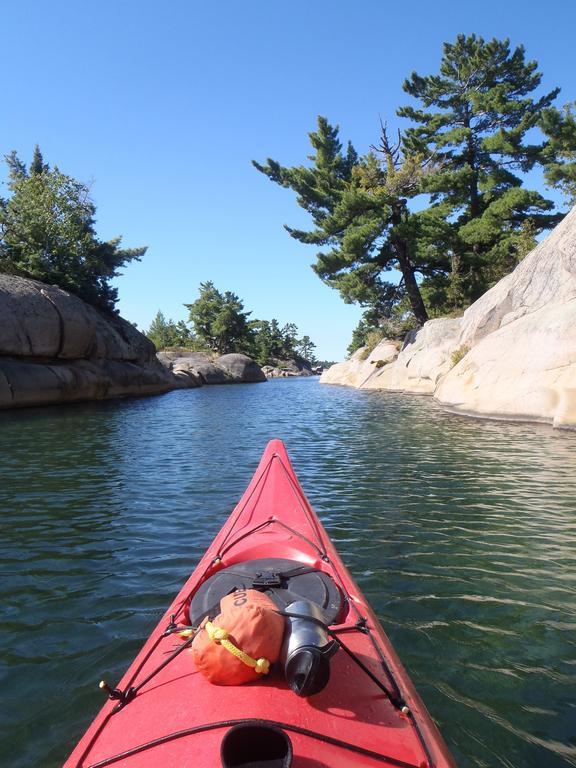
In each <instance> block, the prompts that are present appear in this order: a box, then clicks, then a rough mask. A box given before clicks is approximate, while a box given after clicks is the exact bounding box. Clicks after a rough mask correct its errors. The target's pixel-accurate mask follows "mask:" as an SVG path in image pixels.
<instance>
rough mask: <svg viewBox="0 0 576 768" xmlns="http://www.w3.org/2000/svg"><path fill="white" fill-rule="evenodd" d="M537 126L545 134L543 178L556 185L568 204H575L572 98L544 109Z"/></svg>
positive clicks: (575, 111) (574, 109)
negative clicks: (559, 106) (563, 103)
mask: <svg viewBox="0 0 576 768" xmlns="http://www.w3.org/2000/svg"><path fill="white" fill-rule="evenodd" d="M540 127H541V128H542V130H543V131H544V133H545V135H546V136H547V137H548V144H547V145H546V148H545V169H544V175H545V177H546V181H547V182H548V183H549V184H550V185H551V186H553V187H556V188H557V189H559V190H560V191H561V192H562V193H563V194H564V195H565V197H566V199H567V202H568V203H569V204H570V205H576V102H575V103H573V104H567V105H566V106H565V107H564V108H563V109H562V110H559V109H556V108H555V107H550V108H549V109H545V110H544V112H543V113H542V119H541V121H540Z"/></svg>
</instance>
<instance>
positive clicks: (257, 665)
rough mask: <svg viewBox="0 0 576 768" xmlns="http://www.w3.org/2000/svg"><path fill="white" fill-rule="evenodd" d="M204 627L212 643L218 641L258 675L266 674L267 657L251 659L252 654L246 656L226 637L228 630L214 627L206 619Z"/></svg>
mask: <svg viewBox="0 0 576 768" xmlns="http://www.w3.org/2000/svg"><path fill="white" fill-rule="evenodd" d="M204 629H205V630H206V632H207V633H208V637H209V638H210V640H212V642H213V643H218V644H219V645H221V646H222V647H223V648H226V650H227V651H228V652H229V653H231V654H232V655H233V656H236V658H237V659H240V661H242V662H243V663H244V664H246V666H247V667H252V669H254V671H255V672H257V673H258V674H259V675H267V674H268V672H269V670H270V662H269V661H268V659H264V658H262V659H253V658H252V656H248V654H247V653H244V651H242V650H240V648H237V647H236V646H235V645H234V643H233V642H232V641H231V640H229V639H228V632H227V631H226V630H225V629H223V628H222V627H215V626H214V624H212V622H211V621H207V622H206V624H205V625H204Z"/></svg>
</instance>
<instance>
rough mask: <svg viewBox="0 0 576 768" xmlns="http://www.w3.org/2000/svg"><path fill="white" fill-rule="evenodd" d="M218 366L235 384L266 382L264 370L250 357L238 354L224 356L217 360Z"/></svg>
mask: <svg viewBox="0 0 576 768" xmlns="http://www.w3.org/2000/svg"><path fill="white" fill-rule="evenodd" d="M216 365H217V366H218V367H219V368H222V369H223V370H224V372H225V373H226V374H227V376H228V377H229V378H230V379H231V380H232V381H234V382H238V383H241V384H250V383H255V382H258V381H266V376H265V375H264V373H263V371H262V368H260V366H259V365H258V363H256V362H255V361H254V360H252V358H251V357H248V355H241V354H237V353H232V354H228V355H222V356H221V357H219V358H218V359H217V360H216Z"/></svg>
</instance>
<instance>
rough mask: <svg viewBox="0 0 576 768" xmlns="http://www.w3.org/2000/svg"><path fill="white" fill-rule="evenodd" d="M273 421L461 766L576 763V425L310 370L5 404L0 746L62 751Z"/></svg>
mask: <svg viewBox="0 0 576 768" xmlns="http://www.w3.org/2000/svg"><path fill="white" fill-rule="evenodd" d="M272 437H280V438H282V439H283V440H284V441H285V442H286V444H287V447H288V450H289V453H290V455H291V458H292V460H293V462H294V465H295V468H296V471H297V474H298V476H299V478H300V480H301V482H302V485H303V486H304V489H305V491H306V493H307V494H308V496H309V498H310V500H311V502H312V504H313V506H314V507H315V509H316V511H317V512H318V514H319V515H320V517H321V518H322V520H323V522H324V524H325V525H326V527H327V529H328V531H329V533H330V535H331V536H332V538H333V540H334V543H335V544H336V546H337V548H338V549H339V551H340V553H341V555H342V556H343V559H344V560H345V562H346V563H347V565H348V566H349V568H350V569H351V571H352V572H353V574H354V576H355V577H356V579H357V581H358V582H359V584H360V586H361V588H362V589H363V590H364V591H365V593H366V596H367V597H368V599H369V600H370V601H371V603H372V604H373V606H374V608H375V610H376V612H377V614H378V616H379V617H380V619H381V620H382V622H383V624H384V627H385V630H386V631H387V633H388V635H389V636H390V638H391V640H392V642H393V643H394V645H395V647H396V649H397V651H398V653H399V655H400V657H401V658H402V660H403V662H404V664H405V666H406V667H407V669H408V671H409V673H410V674H411V676H412V679H413V681H414V683H415V685H416V687H417V688H418V690H419V692H420V693H421V695H422V696H423V698H424V700H425V702H426V704H427V706H428V708H429V710H430V712H431V714H432V716H433V717H434V719H435V720H436V721H437V723H438V724H439V726H440V729H441V730H442V733H443V734H444V736H445V738H446V740H447V742H448V744H449V745H450V747H451V749H452V750H453V752H454V755H455V757H456V759H457V762H458V764H459V765H460V766H462V768H471V767H472V766H474V767H476V766H477V767H478V768H488V767H492V766H494V767H499V766H503V767H505V768H537V767H538V768H560V767H561V766H567V765H572V766H576V434H574V433H566V432H557V431H554V430H552V429H550V428H548V427H543V426H538V425H525V424H509V423H496V422H487V421H477V420H468V419H465V418H461V417H457V416H452V415H449V414H446V413H444V412H443V411H442V410H441V409H440V408H439V407H438V406H437V405H435V404H434V403H433V402H432V401H431V400H430V399H428V398H422V397H415V396H413V397H410V396H400V395H392V394H385V393H377V392H374V393H369V392H358V391H355V390H351V389H346V388H340V387H325V386H321V385H319V384H318V381H317V380H316V379H314V380H290V379H286V380H285V379H281V380H276V381H271V382H267V383H265V384H257V385H247V386H221V387H205V388H203V389H200V390H191V391H190V390H189V391H182V392H173V393H170V394H168V395H164V396H162V397H154V398H148V399H136V400H126V401H116V402H109V403H101V404H86V405H75V406H70V407H59V408H38V409H29V410H26V411H21V412H5V413H0V509H1V526H2V535H1V538H0V551H1V562H2V571H1V576H2V579H1V582H0V585H1V586H0V589H1V595H0V618H1V627H2V641H1V643H0V675H1V686H2V688H1V690H2V698H3V708H2V709H3V711H2V717H1V721H0V763H1V764H2V765H6V766H11V767H12V768H25V767H26V768H29V767H30V766H37V765H38V766H40V765H42V766H43V768H55V767H56V766H58V765H61V763H62V761H63V760H64V758H65V757H66V755H67V754H68V753H69V751H70V749H71V747H72V746H73V745H74V743H75V741H76V740H77V739H78V738H79V736H80V735H81V733H82V732H83V730H84V728H85V727H86V726H87V724H88V723H89V722H90V721H91V719H92V718H93V716H94V714H95V713H96V711H97V709H98V708H99V705H100V703H101V694H100V692H99V691H98V689H97V683H98V681H99V680H100V679H101V678H102V677H106V678H108V679H109V680H111V681H116V680H117V679H118V678H119V677H120V676H121V674H122V672H123V670H124V669H125V668H126V666H127V665H128V663H129V662H130V661H131V659H132V658H133V657H134V655H135V654H136V652H137V650H138V649H139V648H140V646H141V645H142V643H143V640H144V639H145V638H146V637H147V635H148V633H149V632H150V630H151V629H152V628H153V626H154V625H155V624H156V622H157V620H158V618H159V615H160V614H161V613H162V612H163V610H164V608H165V607H166V605H167V603H168V602H169V600H170V598H171V597H172V596H173V595H174V593H175V592H176V591H177V590H178V588H179V586H180V585H181V583H182V582H183V581H184V579H185V578H186V577H187V576H188V574H189V573H190V571H191V570H192V567H193V566H194V564H195V563H196V561H197V560H198V559H199V557H200V555H201V554H202V552H203V551H204V549H205V547H206V546H207V545H208V543H209V542H210V541H211V539H212V537H213V536H214V535H215V533H216V532H217V531H218V529H219V528H220V525H221V524H222V522H223V521H224V519H225V518H226V515H227V514H228V513H229V512H230V510H231V509H232V507H233V505H234V504H235V502H236V501H237V499H238V497H239V496H240V494H241V492H242V491H243V489H244V487H245V486H246V484H247V482H248V480H249V479H250V476H251V474H252V472H253V471H254V469H255V467H256V464H257V461H258V458H259V456H260V454H261V452H262V450H263V448H264V446H265V444H266V442H267V441H268V440H269V439H270V438H272Z"/></svg>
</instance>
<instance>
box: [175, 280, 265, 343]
mask: <svg viewBox="0 0 576 768" xmlns="http://www.w3.org/2000/svg"><path fill="white" fill-rule="evenodd" d="M184 306H185V307H186V308H187V309H188V311H189V317H190V322H191V323H192V324H193V326H194V330H195V334H196V336H197V338H198V340H199V341H200V342H203V343H205V344H206V345H207V346H208V347H209V348H210V349H213V350H214V351H216V352H219V353H220V354H225V353H228V352H245V353H247V352H248V351H250V349H251V346H252V343H253V332H252V330H251V328H250V326H249V322H248V317H249V316H250V314H251V312H245V311H244V304H243V302H242V301H241V299H240V298H239V297H238V296H237V295H236V294H235V293H232V291H226V292H225V293H221V292H220V291H219V290H218V289H217V288H216V287H215V285H214V283H213V282H211V281H208V282H206V283H200V296H199V297H198V299H196V301H194V302H193V303H192V304H185V305H184Z"/></svg>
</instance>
